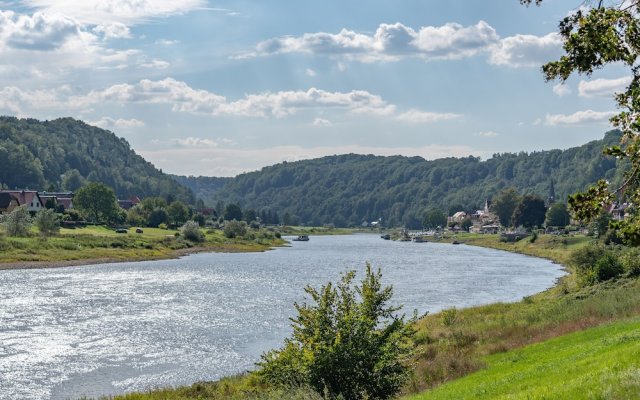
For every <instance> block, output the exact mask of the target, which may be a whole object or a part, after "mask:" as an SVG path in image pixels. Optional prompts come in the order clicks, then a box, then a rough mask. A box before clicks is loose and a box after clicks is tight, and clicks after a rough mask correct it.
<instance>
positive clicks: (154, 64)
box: [140, 59, 171, 69]
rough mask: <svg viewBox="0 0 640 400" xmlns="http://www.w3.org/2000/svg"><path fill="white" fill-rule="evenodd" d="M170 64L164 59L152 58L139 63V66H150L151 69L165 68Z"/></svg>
mask: <svg viewBox="0 0 640 400" xmlns="http://www.w3.org/2000/svg"><path fill="white" fill-rule="evenodd" d="M170 65H171V64H169V63H168V62H167V61H164V60H158V59H153V60H151V61H146V62H142V63H140V66H141V67H143V68H152V69H167V68H169V66H170Z"/></svg>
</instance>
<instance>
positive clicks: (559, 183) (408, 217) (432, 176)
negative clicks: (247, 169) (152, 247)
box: [179, 131, 620, 226]
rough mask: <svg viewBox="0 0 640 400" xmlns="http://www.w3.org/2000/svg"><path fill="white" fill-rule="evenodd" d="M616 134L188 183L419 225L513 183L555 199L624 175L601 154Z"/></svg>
mask: <svg viewBox="0 0 640 400" xmlns="http://www.w3.org/2000/svg"><path fill="white" fill-rule="evenodd" d="M619 138H620V133H619V132H618V131H611V132H608V133H607V134H606V135H605V137H604V139H602V140H597V141H592V142H590V143H587V144H585V145H583V146H580V147H574V148H571V149H567V150H550V151H538V152H533V153H524V152H521V153H519V154H511V153H506V154H495V155H494V156H493V157H492V158H490V159H488V160H486V161H481V160H480V159H479V158H476V157H467V158H445V159H439V160H433V161H427V160H425V159H423V158H420V157H402V156H394V157H379V156H373V155H356V154H347V155H338V156H330V157H323V158H319V159H314V160H305V161H298V162H292V163H287V162H284V163H281V164H277V165H274V166H271V167H265V168H263V169H262V170H260V171H257V172H251V173H246V174H242V175H239V176H237V177H235V178H233V179H229V180H227V181H221V180H216V179H214V180H211V178H194V177H191V178H188V179H189V180H190V183H189V184H188V185H189V187H191V188H192V189H194V191H195V192H196V194H197V196H198V197H201V198H202V200H204V201H205V202H206V203H207V204H209V205H215V204H216V203H217V202H218V201H223V202H226V203H229V202H235V203H238V204H240V205H241V206H242V207H243V208H253V209H255V210H257V211H258V212H260V211H263V210H272V211H276V212H278V213H279V214H280V216H283V215H284V214H285V213H288V214H289V215H290V216H292V217H293V219H294V220H297V221H299V222H301V223H305V224H312V225H322V224H327V223H333V224H335V225H337V226H357V225H360V224H361V223H362V222H363V221H373V220H377V219H378V218H382V220H383V222H384V223H385V224H387V225H391V226H399V225H407V226H420V221H422V219H423V216H424V213H425V211H426V210H427V209H428V208H431V207H435V208H440V209H441V210H443V211H445V212H447V211H449V210H450V209H451V210H453V209H455V210H460V209H462V210H475V209H479V208H481V207H482V206H483V205H484V202H485V200H486V199H491V198H492V196H494V195H495V194H496V193H497V192H499V191H500V190H501V189H504V188H506V187H510V186H514V187H516V188H518V189H519V190H520V191H521V192H522V193H534V194H538V195H540V196H542V197H543V198H545V199H546V198H547V197H548V196H549V194H550V193H551V192H555V197H556V199H559V200H566V198H567V196H568V195H569V194H572V193H575V192H576V191H579V190H582V189H584V188H585V187H586V186H588V185H589V184H590V183H593V182H595V181H596V180H597V179H600V178H607V179H609V180H612V181H616V180H620V176H619V174H620V171H619V170H617V169H616V160H615V159H613V158H611V157H605V156H603V155H602V149H603V147H604V146H605V145H606V144H609V145H610V144H615V143H618V141H619ZM616 173H618V175H616ZM184 179H186V178H182V179H180V180H179V181H180V182H184ZM185 184H186V183H185ZM552 186H553V188H552Z"/></svg>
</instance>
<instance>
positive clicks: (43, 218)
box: [33, 208, 60, 237]
mask: <svg viewBox="0 0 640 400" xmlns="http://www.w3.org/2000/svg"><path fill="white" fill-rule="evenodd" d="M33 222H34V223H35V225H36V227H37V228H38V231H40V235H41V236H44V237H49V236H53V235H55V234H56V233H58V232H59V231H60V221H59V219H58V215H57V214H56V212H55V211H54V210H52V209H49V208H45V209H42V210H40V211H38V212H37V213H36V216H35V218H34V219H33Z"/></svg>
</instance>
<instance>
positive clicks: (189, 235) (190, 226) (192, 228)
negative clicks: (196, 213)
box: [180, 221, 204, 243]
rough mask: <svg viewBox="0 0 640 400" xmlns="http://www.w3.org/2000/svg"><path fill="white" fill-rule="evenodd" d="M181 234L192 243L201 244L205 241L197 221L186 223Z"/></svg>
mask: <svg viewBox="0 0 640 400" xmlns="http://www.w3.org/2000/svg"><path fill="white" fill-rule="evenodd" d="M180 232H181V233H182V236H183V237H184V238H185V239H187V240H191V241H192V242H198V243H199V242H202V241H204V234H203V233H202V231H201V230H200V225H199V224H198V223H197V222H195V221H187V222H185V224H184V225H182V228H180Z"/></svg>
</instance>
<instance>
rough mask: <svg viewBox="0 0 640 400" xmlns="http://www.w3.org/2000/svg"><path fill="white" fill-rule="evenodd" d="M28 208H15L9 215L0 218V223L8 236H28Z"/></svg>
mask: <svg viewBox="0 0 640 400" xmlns="http://www.w3.org/2000/svg"><path fill="white" fill-rule="evenodd" d="M27 208H28V206H27V205H23V206H20V207H16V208H14V209H13V211H11V212H10V213H9V214H6V215H2V216H0V217H1V219H0V222H1V223H2V227H3V228H4V230H5V232H7V235H9V236H29V229H30V228H31V216H30V215H29V211H28V209H27Z"/></svg>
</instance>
